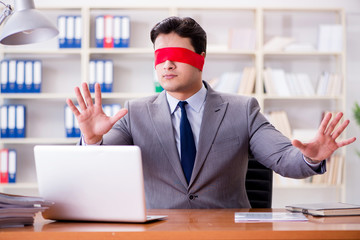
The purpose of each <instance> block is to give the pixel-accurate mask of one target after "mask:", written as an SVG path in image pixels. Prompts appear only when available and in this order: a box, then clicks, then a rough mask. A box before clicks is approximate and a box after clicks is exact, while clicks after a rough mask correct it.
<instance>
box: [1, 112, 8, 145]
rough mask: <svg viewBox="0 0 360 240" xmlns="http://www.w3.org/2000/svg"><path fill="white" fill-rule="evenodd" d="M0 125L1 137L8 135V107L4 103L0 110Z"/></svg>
mask: <svg viewBox="0 0 360 240" xmlns="http://www.w3.org/2000/svg"><path fill="white" fill-rule="evenodd" d="M0 111H1V112H0V114H1V115H0V118H1V122H0V127H1V138H7V137H8V107H7V106H6V105H3V106H1V110H0Z"/></svg>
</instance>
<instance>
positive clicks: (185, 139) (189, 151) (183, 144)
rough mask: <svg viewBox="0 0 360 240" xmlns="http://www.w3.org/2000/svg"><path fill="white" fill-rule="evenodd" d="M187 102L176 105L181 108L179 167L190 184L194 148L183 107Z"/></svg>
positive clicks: (192, 137)
mask: <svg viewBox="0 0 360 240" xmlns="http://www.w3.org/2000/svg"><path fill="white" fill-rule="evenodd" d="M186 104H187V102H185V101H180V102H179V103H178V105H179V107H180V108H181V119H180V148H181V166H182V168H183V171H184V174H185V177H186V180H187V182H188V183H190V179H191V173H192V170H193V167H194V162H195V156H196V147H195V141H194V136H193V133H192V130H191V126H190V123H189V120H188V118H187V115H186V110H185V105H186Z"/></svg>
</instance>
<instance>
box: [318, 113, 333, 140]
mask: <svg viewBox="0 0 360 240" xmlns="http://www.w3.org/2000/svg"><path fill="white" fill-rule="evenodd" d="M331 116H332V114H331V113H328V114H326V115H325V117H324V119H323V120H322V121H321V124H320V127H319V133H320V134H321V135H323V134H324V133H325V130H326V128H327V126H328V124H329V121H330V119H331Z"/></svg>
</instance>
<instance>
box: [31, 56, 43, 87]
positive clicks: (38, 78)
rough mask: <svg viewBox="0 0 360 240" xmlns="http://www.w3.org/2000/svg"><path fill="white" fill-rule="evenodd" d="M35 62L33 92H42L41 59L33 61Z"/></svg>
mask: <svg viewBox="0 0 360 240" xmlns="http://www.w3.org/2000/svg"><path fill="white" fill-rule="evenodd" d="M32 64H33V72H34V73H33V92H34V93H40V92H41V83H42V63H41V61H39V60H36V61H32Z"/></svg>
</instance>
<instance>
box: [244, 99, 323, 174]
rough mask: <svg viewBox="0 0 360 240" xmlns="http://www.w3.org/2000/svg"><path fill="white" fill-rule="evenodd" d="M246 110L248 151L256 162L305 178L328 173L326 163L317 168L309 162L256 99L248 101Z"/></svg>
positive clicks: (277, 171) (276, 170)
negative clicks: (261, 110)
mask: <svg viewBox="0 0 360 240" xmlns="http://www.w3.org/2000/svg"><path fill="white" fill-rule="evenodd" d="M247 111H248V115H247V116H248V129H249V138H250V139H249V143H250V146H249V148H250V149H249V151H250V153H251V155H253V156H254V158H255V159H256V160H257V161H259V162H260V163H262V164H263V165H264V166H266V167H268V168H271V169H273V170H274V171H275V172H276V173H278V174H280V175H282V176H284V177H291V178H305V177H308V176H312V175H314V174H318V173H324V172H325V162H323V163H322V166H321V167H320V168H319V170H317V171H314V170H313V169H312V168H311V167H310V166H309V165H308V164H306V162H305V161H304V159H303V154H302V153H301V152H300V150H299V149H297V148H295V147H294V146H293V145H292V144H291V141H290V140H289V139H288V138H287V137H285V136H284V135H283V134H281V133H280V132H279V131H278V130H276V129H275V127H274V126H273V125H271V124H270V123H269V121H268V120H267V119H266V118H265V117H264V115H262V114H261V113H260V107H259V104H258V102H257V101H256V100H255V99H254V98H251V99H250V100H249V101H248V104H247Z"/></svg>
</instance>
